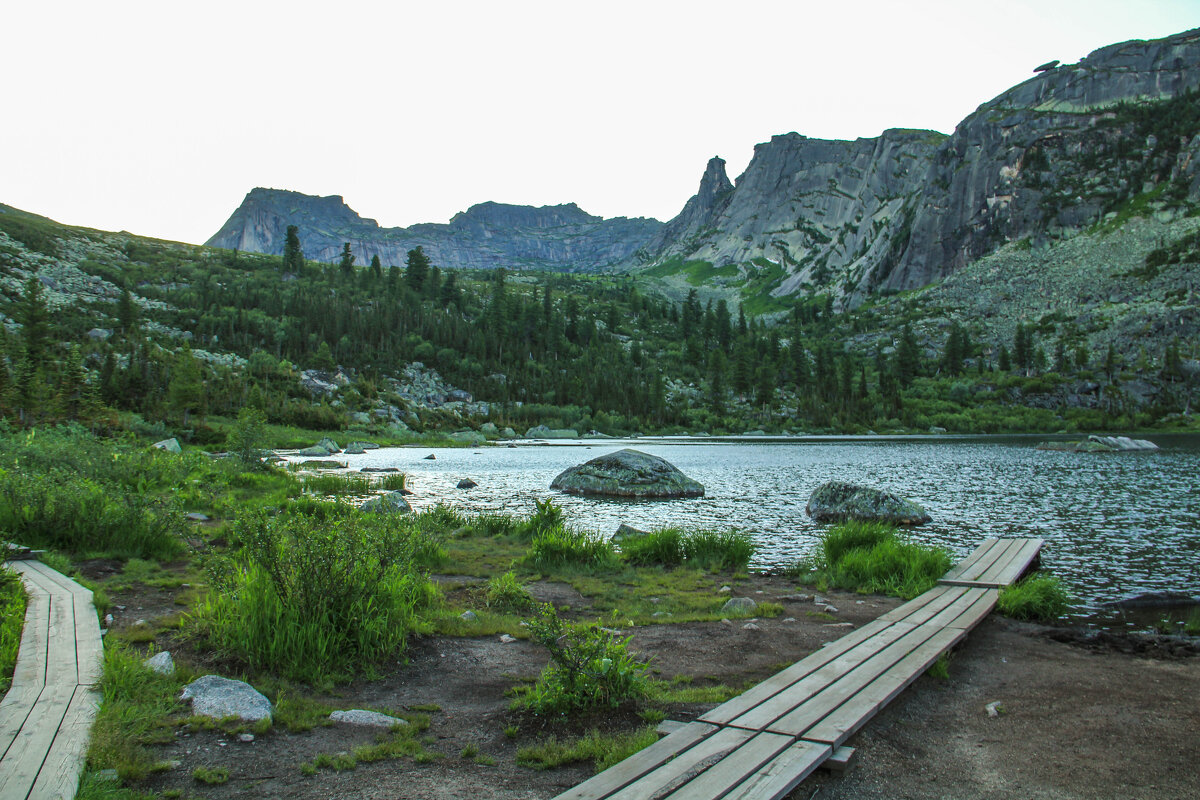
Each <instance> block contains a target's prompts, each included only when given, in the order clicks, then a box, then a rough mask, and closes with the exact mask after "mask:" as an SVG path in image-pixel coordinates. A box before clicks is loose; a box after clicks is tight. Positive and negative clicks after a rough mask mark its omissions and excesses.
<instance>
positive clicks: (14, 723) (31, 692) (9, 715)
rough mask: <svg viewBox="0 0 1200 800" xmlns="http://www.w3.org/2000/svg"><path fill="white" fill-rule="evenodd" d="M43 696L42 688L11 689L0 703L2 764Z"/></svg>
mask: <svg viewBox="0 0 1200 800" xmlns="http://www.w3.org/2000/svg"><path fill="white" fill-rule="evenodd" d="M41 694H42V687H41V686H28V687H25V688H22V689H17V688H12V687H10V688H9V690H8V694H6V695H4V702H2V703H0V763H3V759H4V758H5V757H6V756H7V755H8V750H9V748H10V747H12V745H13V742H15V741H16V739H17V734H19V733H20V732H21V728H23V727H25V720H27V719H28V718H29V712H31V711H33V706H34V704H35V703H36V702H37V699H38V697H39V696H41Z"/></svg>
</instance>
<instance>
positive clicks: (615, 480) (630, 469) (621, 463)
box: [550, 448, 704, 498]
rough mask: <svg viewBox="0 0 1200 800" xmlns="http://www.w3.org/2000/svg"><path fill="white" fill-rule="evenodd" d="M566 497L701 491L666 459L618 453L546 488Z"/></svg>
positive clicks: (679, 494) (565, 473) (698, 494)
mask: <svg viewBox="0 0 1200 800" xmlns="http://www.w3.org/2000/svg"><path fill="white" fill-rule="evenodd" d="M550 488H551V489H557V490H559V491H560V492H566V493H567V494H581V495H609V496H614V497H647V498H652V497H703V496H704V487H703V486H701V485H700V484H699V483H697V482H696V481H694V480H692V479H691V478H689V477H688V476H686V475H684V474H683V473H682V472H680V471H679V470H678V469H676V468H675V466H674V465H672V464H671V463H669V462H668V461H667V460H666V459H662V458H659V457H658V456H652V455H650V454H648V453H643V452H641V451H640V450H630V449H628V448H626V449H624V450H618V451H616V452H615V453H608V454H606V455H602V456H598V457H596V458H593V459H592V460H591V461H588V462H586V463H583V464H580V465H578V466H575V467H570V468H569V469H566V470H564V471H563V472H561V473H560V474H559V475H558V477H556V478H555V479H554V481H553V482H552V483H551V484H550Z"/></svg>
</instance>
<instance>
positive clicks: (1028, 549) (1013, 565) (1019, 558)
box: [996, 539, 1044, 586]
mask: <svg viewBox="0 0 1200 800" xmlns="http://www.w3.org/2000/svg"><path fill="white" fill-rule="evenodd" d="M1023 541H1024V544H1022V546H1021V549H1020V551H1019V552H1017V553H1016V554H1014V555H1013V557H1012V560H1011V561H1010V562H1009V564H1008V567H1007V568H1006V569H1005V570H1003V571H1002V572H1000V573H999V574H997V575H996V583H998V584H1002V585H1004V586H1011V585H1012V584H1014V583H1016V582H1017V580H1018V579H1020V577H1021V576H1022V575H1024V574H1025V572H1026V571H1027V570H1028V569H1029V567H1030V565H1032V564H1033V562H1034V561H1036V560H1037V557H1038V554H1039V553H1040V552H1041V550H1042V545H1043V544H1044V542H1043V541H1042V540H1041V539H1025V540H1023Z"/></svg>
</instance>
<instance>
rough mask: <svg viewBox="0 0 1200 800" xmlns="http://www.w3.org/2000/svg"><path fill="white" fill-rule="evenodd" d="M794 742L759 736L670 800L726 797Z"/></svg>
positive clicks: (771, 734) (784, 737)
mask: <svg viewBox="0 0 1200 800" xmlns="http://www.w3.org/2000/svg"><path fill="white" fill-rule="evenodd" d="M792 742H793V739H792V738H791V737H790V736H780V735H779V734H777V733H759V734H756V735H754V736H753V737H752V738H750V739H749V740H747V741H746V742H744V743H743V744H742V745H741V746H739V747H738V748H737V749H736V750H734V751H732V752H730V753H729V754H728V755H726V756H725V757H724V758H722V759H721V760H720V761H718V762H717V763H715V764H713V765H712V766H711V767H709V768H708V769H706V770H704V771H703V772H701V773H700V774H699V775H697V776H696V777H694V778H692V779H691V780H689V781H688V782H687V783H685V784H684V785H682V786H680V787H679V788H678V789H676V790H675V791H673V792H671V794H669V795H667V796H666V797H667V798H669V800H708V799H709V798H713V800H715V798H719V797H724V796H725V794H726V793H727V792H728V791H729V790H730V789H732V788H734V787H735V786H737V785H738V784H740V783H742V782H743V781H745V780H746V778H747V776H751V775H754V773H756V772H758V771H759V770H760V769H761V768H763V767H764V766H766V765H767V764H768V763H770V762H771V761H772V760H774V759H775V757H776V756H778V755H779V754H780V753H782V752H783V751H784V750H786V749H787V748H788V747H789V746H790V745H791V744H792Z"/></svg>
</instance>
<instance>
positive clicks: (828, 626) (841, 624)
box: [825, 622, 854, 628]
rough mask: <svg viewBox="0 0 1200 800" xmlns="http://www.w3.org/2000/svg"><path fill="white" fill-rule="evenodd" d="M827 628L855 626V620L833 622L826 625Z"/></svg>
mask: <svg viewBox="0 0 1200 800" xmlns="http://www.w3.org/2000/svg"><path fill="white" fill-rule="evenodd" d="M825 627H826V628H853V627H854V623H853V622H831V623H829V624H828V625H826V626H825Z"/></svg>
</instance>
